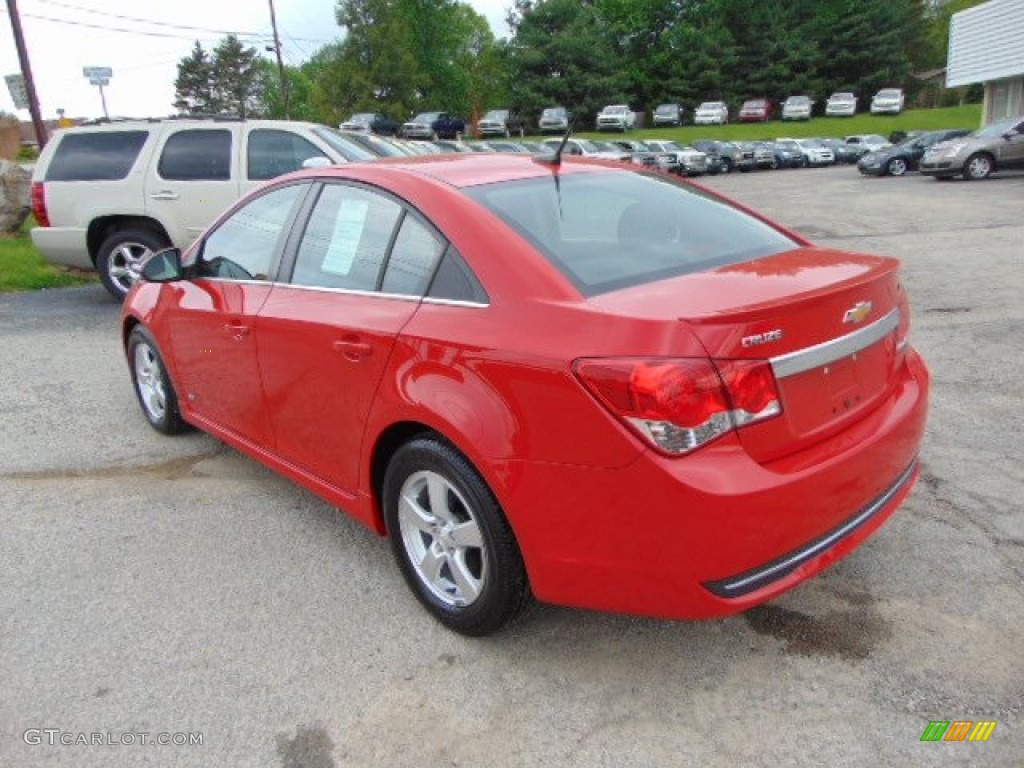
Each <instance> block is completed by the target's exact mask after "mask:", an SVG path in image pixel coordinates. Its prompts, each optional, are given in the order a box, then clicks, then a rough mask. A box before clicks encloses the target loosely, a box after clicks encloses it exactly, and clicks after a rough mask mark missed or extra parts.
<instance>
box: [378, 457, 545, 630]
mask: <svg viewBox="0 0 1024 768" xmlns="http://www.w3.org/2000/svg"><path fill="white" fill-rule="evenodd" d="M382 501H383V505H384V515H385V519H386V521H387V528H388V533H389V535H390V537H391V547H392V550H393V551H394V554H395V559H396V560H397V561H398V566H399V568H400V569H401V571H402V575H403V576H404V577H405V580H406V583H408V585H409V586H410V588H411V589H412V591H413V592H414V593H415V595H416V597H417V598H418V599H419V601H420V602H421V603H422V604H423V605H424V606H425V607H426V608H427V610H428V611H429V612H430V613H431V614H433V615H434V617H435V618H437V619H438V620H439V621H440V622H441V623H442V624H444V625H445V626H447V627H449V628H451V629H453V630H455V631H456V632H460V633H462V634H464V635H471V636H481V635H487V634H490V633H491V632H495V631H497V630H498V629H500V628H501V627H503V626H504V625H505V624H507V623H508V622H510V621H511V620H512V619H514V618H515V617H516V616H517V615H518V614H519V613H520V612H521V611H522V610H523V608H525V607H526V605H527V604H528V603H529V602H530V598H531V594H530V585H529V582H528V581H527V578H526V568H525V567H524V565H523V558H522V555H521V554H520V552H519V546H518V545H517V544H516V540H515V536H514V535H513V534H512V529H511V528H510V527H509V524H508V521H507V520H506V519H505V515H504V513H503V512H502V511H501V507H499V506H498V503H497V501H496V500H495V499H494V496H493V495H492V494H491V492H490V489H489V488H488V487H487V485H486V484H485V483H484V481H483V479H481V477H480V475H479V474H477V472H476V470H475V469H473V467H472V465H470V463H469V462H468V461H466V459H465V458H464V457H463V456H462V455H461V454H460V453H459V452H458V451H456V450H455V449H454V448H452V447H451V446H449V445H448V444H446V443H444V442H442V441H440V440H438V439H436V438H427V437H424V438H418V439H416V440H413V441H412V442H410V443H407V444H406V445H404V446H402V447H401V448H400V449H398V451H397V452H396V453H395V455H394V457H393V458H392V459H391V463H390V464H389V465H388V469H387V473H386V474H385V476H384V489H383V499H382Z"/></svg>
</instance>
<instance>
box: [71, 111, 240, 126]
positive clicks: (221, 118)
mask: <svg viewBox="0 0 1024 768" xmlns="http://www.w3.org/2000/svg"><path fill="white" fill-rule="evenodd" d="M164 120H210V121H213V122H218V123H240V122H243V121H244V120H245V118H244V117H241V116H239V115H234V114H222V115H215V114H205V113H204V114H194V115H167V116H166V117H93V118H90V119H88V120H83V121H82V122H81V123H79V125H111V124H113V123H162V122H163V121H164Z"/></svg>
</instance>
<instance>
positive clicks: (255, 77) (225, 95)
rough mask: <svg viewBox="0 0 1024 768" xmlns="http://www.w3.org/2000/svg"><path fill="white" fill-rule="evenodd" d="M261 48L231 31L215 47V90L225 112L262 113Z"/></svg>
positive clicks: (239, 113) (242, 115) (250, 114)
mask: <svg viewBox="0 0 1024 768" xmlns="http://www.w3.org/2000/svg"><path fill="white" fill-rule="evenodd" d="M259 60H260V58H259V52H257V50H256V49H255V48H252V47H246V46H244V45H242V43H241V41H240V40H239V39H238V38H237V37H235V36H234V35H228V36H227V37H225V38H224V39H223V40H222V41H221V42H220V44H219V45H218V46H217V47H216V48H215V49H214V51H213V86H214V93H215V94H216V96H217V99H218V101H219V103H220V105H221V109H222V110H223V111H225V112H232V113H234V114H237V115H238V116H239V117H243V118H244V117H250V116H254V115H258V114H259V108H260V104H261V103H264V102H265V99H264V97H263V94H262V93H261V92H260V86H261V85H262V81H261V80H260V68H259V63H258V62H259Z"/></svg>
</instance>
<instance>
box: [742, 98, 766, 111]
mask: <svg viewBox="0 0 1024 768" xmlns="http://www.w3.org/2000/svg"><path fill="white" fill-rule="evenodd" d="M743 106H744V107H750V108H751V109H758V108H759V107H763V106H764V102H763V101H761V100H760V99H757V100H756V101H748V102H747V103H746V104H744V105H743Z"/></svg>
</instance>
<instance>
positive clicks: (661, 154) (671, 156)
mask: <svg viewBox="0 0 1024 768" xmlns="http://www.w3.org/2000/svg"><path fill="white" fill-rule="evenodd" d="M645 143H646V144H647V146H648V147H650V149H651V150H652V151H654V152H657V153H658V166H659V167H660V168H661V169H662V170H663V171H668V172H669V173H678V174H679V175H680V176H682V175H683V174H685V175H687V176H700V175H701V174H704V173H707V172H708V156H707V155H705V154H704V153H703V152H701V151H700V150H699V149H694V148H693V147H690V146H685V145H681V144H677V143H676V142H674V141H662V140H661V139H656V140H650V139H649V140H648V141H646V142H645Z"/></svg>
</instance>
